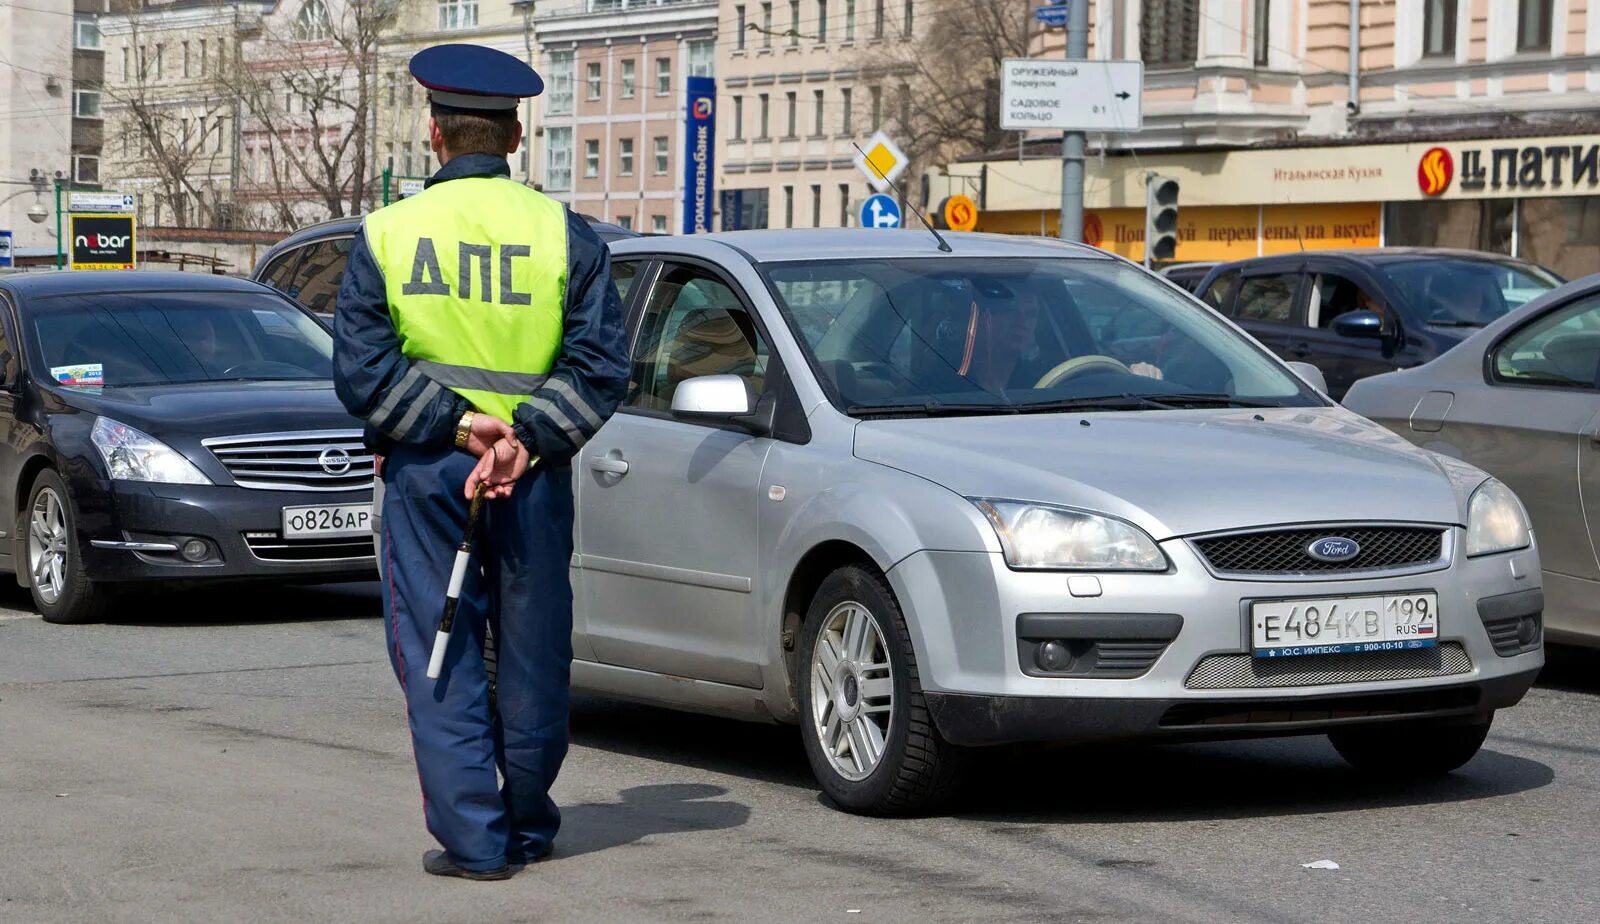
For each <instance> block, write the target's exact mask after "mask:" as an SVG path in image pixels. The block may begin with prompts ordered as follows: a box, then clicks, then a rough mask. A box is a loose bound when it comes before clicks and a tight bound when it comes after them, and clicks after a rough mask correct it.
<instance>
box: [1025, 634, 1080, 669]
mask: <svg viewBox="0 0 1600 924" xmlns="http://www.w3.org/2000/svg"><path fill="white" fill-rule="evenodd" d="M1033 660H1034V663H1036V664H1038V665H1039V669H1040V670H1043V671H1050V672H1051V673H1058V672H1060V671H1064V670H1066V669H1067V668H1069V667H1071V666H1072V652H1070V651H1068V650H1067V646H1066V645H1064V644H1062V643H1061V642H1060V641H1056V640H1054V639H1052V640H1051V641H1048V642H1045V643H1044V644H1043V645H1040V646H1039V650H1038V651H1036V652H1034V654H1033Z"/></svg>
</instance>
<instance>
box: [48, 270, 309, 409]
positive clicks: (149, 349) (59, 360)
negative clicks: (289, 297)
mask: <svg viewBox="0 0 1600 924" xmlns="http://www.w3.org/2000/svg"><path fill="white" fill-rule="evenodd" d="M25 323H27V324H28V325H29V326H31V328H32V334H33V336H32V337H30V338H29V340H30V343H29V345H28V348H29V351H30V354H31V360H32V362H33V364H34V366H35V367H36V368H37V369H38V370H39V371H40V372H41V373H44V372H48V374H49V376H50V378H52V379H54V380H55V381H56V382H57V383H59V384H62V385H66V386H69V387H107V388H115V387H118V386H128V385H176V384H185V383H199V382H229V381H243V380H261V379H267V380H278V379H281V380H291V379H329V378H332V377H333V338H332V337H331V336H330V335H329V333H328V331H327V330H326V329H325V328H324V327H322V326H321V325H320V324H318V323H317V322H315V321H313V320H312V319H311V318H309V317H307V316H306V314H305V313H304V312H303V311H301V310H299V309H298V308H295V307H293V306H292V305H290V304H288V303H287V302H285V301H284V300H283V299H281V298H277V297H274V296H271V295H266V294H264V293H255V292H195V293H186V292H140V293H136V294H127V295H119V294H106V293H96V294H93V295H60V296H53V297H48V298H40V299H34V300H32V301H30V302H29V303H28V315H27V320H26V322H25Z"/></svg>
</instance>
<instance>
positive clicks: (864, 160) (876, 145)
mask: <svg viewBox="0 0 1600 924" xmlns="http://www.w3.org/2000/svg"><path fill="white" fill-rule="evenodd" d="M856 169H857V170H860V171H861V172H862V173H864V174H866V176H867V182H868V183H871V184H872V188H873V189H875V190H877V191H878V192H883V191H884V190H885V189H888V188H889V187H890V186H891V185H892V184H893V183H894V181H895V180H896V179H898V178H899V176H900V174H901V173H903V172H904V171H905V169H906V153H905V152H904V151H902V150H900V148H899V147H898V146H897V145H896V144H895V143H894V142H893V141H891V140H889V136H888V135H886V134H884V133H883V132H878V133H877V134H875V135H873V136H872V137H871V138H868V139H867V143H866V144H864V145H862V146H861V152H860V153H858V154H856Z"/></svg>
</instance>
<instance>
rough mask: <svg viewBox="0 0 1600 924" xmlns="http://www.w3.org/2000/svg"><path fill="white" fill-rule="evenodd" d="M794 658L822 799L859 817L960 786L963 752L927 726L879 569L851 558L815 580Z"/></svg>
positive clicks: (904, 808)
mask: <svg viewBox="0 0 1600 924" xmlns="http://www.w3.org/2000/svg"><path fill="white" fill-rule="evenodd" d="M800 659H801V660H800V663H801V665H802V674H801V676H800V677H799V678H798V679H799V687H800V694H801V698H802V705H801V728H802V732H801V734H802V737H803V739H804V741H805V749H806V757H807V758H808V759H809V760H810V762H811V770H812V772H813V773H814V774H815V775H816V778H817V782H818V783H820V784H821V785H822V791H823V792H824V793H826V794H827V796H828V798H830V799H832V800H833V801H834V802H835V803H837V804H838V805H839V806H840V807H841V808H844V809H845V810H846V811H850V812H856V813H858V814H862V815H907V814H911V813H914V812H918V811H922V810H925V809H928V808H931V807H933V806H935V805H937V804H938V803H940V802H943V801H945V800H946V799H948V798H949V797H951V796H952V795H954V794H955V792H956V791H958V790H959V788H960V785H961V781H962V778H963V777H964V776H965V769H966V766H967V763H968V761H967V757H968V755H967V753H966V752H964V751H962V750H961V749H959V748H957V747H955V746H954V745H951V744H949V743H948V742H946V741H945V740H944V739H943V738H941V737H940V736H939V731H938V729H936V728H934V725H933V720H932V718H931V717H930V716H929V714H928V708H927V705H926V703H925V702H924V700H923V695H922V684H921V682H920V680H919V678H918V674H917V660H916V655H915V653H914V652H913V651H912V649H911V640H910V635H909V633H908V632H907V631H906V625H905V619H904V617H903V616H902V615H901V613H900V607H899V605H898V604H897V603H896V602H895V599H894V594H893V593H892V592H891V591H890V589H889V586H888V584H887V583H886V582H885V581H884V579H883V577H882V576H880V575H878V574H877V573H876V572H872V571H868V570H866V569H864V568H861V567H857V566H850V567H845V568H840V569H839V570H837V571H835V572H833V573H832V574H830V575H829V576H828V577H827V579H826V580H824V581H823V582H822V586H821V587H820V588H819V589H818V590H817V594H816V597H815V598H814V599H813V600H812V602H811V608H810V610H809V611H808V613H807V614H806V622H805V626H804V628H803V630H802V632H801V638H800Z"/></svg>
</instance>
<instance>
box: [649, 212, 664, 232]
mask: <svg viewBox="0 0 1600 924" xmlns="http://www.w3.org/2000/svg"><path fill="white" fill-rule="evenodd" d="M650 233H651V234H666V233H667V216H665V215H651V216H650Z"/></svg>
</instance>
